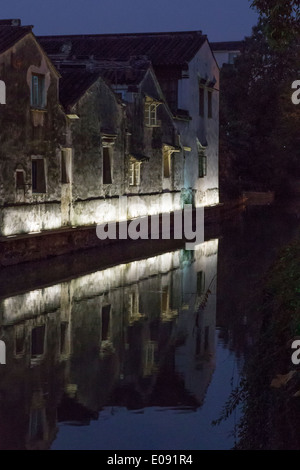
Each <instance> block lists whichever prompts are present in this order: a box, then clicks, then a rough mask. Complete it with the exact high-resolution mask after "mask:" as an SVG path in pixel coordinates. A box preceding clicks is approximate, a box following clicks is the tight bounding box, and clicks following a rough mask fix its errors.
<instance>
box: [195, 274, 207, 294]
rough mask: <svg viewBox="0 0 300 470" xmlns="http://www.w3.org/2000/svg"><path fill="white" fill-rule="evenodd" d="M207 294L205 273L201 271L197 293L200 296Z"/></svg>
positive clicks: (198, 276)
mask: <svg viewBox="0 0 300 470" xmlns="http://www.w3.org/2000/svg"><path fill="white" fill-rule="evenodd" d="M204 292H205V272H204V271H199V272H198V273H197V293H198V295H201V294H204Z"/></svg>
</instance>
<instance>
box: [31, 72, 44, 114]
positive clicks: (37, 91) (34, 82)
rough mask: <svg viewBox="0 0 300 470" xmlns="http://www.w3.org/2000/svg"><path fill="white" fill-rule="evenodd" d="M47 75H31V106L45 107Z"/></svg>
mask: <svg viewBox="0 0 300 470" xmlns="http://www.w3.org/2000/svg"><path fill="white" fill-rule="evenodd" d="M45 101H46V100H45V76H44V75H39V74H34V75H32V77H31V106H34V107H36V108H44V107H45V104H46V103H45Z"/></svg>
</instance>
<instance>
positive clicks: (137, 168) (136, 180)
mask: <svg viewBox="0 0 300 470" xmlns="http://www.w3.org/2000/svg"><path fill="white" fill-rule="evenodd" d="M141 164H142V162H133V161H130V162H129V186H140V184H141Z"/></svg>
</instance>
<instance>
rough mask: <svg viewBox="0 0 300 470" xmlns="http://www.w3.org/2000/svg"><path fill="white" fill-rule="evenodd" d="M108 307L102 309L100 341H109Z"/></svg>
mask: <svg viewBox="0 0 300 470" xmlns="http://www.w3.org/2000/svg"><path fill="white" fill-rule="evenodd" d="M110 307H111V306H110V305H106V306H105V307H102V319H101V321H102V329H101V340H102V341H107V340H108V339H109V321H110Z"/></svg>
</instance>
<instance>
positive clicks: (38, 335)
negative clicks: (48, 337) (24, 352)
mask: <svg viewBox="0 0 300 470" xmlns="http://www.w3.org/2000/svg"><path fill="white" fill-rule="evenodd" d="M44 343H45V325H42V326H38V327H36V328H33V330H32V332H31V357H33V358H34V357H37V356H42V355H43V354H44Z"/></svg>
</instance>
